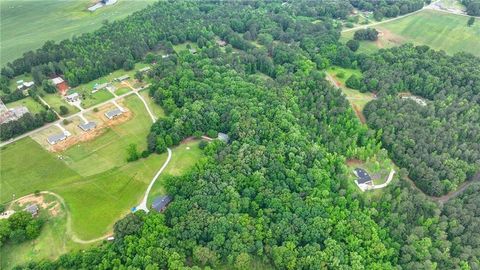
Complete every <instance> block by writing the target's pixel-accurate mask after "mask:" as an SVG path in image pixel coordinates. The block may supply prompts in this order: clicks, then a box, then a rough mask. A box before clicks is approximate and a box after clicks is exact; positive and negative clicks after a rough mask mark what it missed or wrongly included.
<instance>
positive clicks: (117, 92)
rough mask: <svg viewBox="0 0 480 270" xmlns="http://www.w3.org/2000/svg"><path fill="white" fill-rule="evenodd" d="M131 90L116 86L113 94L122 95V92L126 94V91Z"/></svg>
mask: <svg viewBox="0 0 480 270" xmlns="http://www.w3.org/2000/svg"><path fill="white" fill-rule="evenodd" d="M130 91H132V89H130V88H129V87H126V86H125V87H122V88H118V89H117V90H115V94H116V95H118V96H120V95H123V94H126V93H128V92H130Z"/></svg>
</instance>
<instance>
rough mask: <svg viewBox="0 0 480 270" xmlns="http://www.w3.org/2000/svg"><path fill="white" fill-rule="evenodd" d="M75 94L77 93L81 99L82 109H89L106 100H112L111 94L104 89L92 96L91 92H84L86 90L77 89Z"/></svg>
mask: <svg viewBox="0 0 480 270" xmlns="http://www.w3.org/2000/svg"><path fill="white" fill-rule="evenodd" d="M76 92H78V93H79V94H80V95H81V97H82V103H81V106H82V108H84V109H86V108H90V107H92V106H95V105H97V104H100V103H102V102H105V101H107V100H110V99H112V98H114V96H113V95H112V93H110V92H109V91H107V90H106V89H103V90H100V91H97V92H95V93H93V94H92V92H91V90H86V89H78V90H77V91H76Z"/></svg>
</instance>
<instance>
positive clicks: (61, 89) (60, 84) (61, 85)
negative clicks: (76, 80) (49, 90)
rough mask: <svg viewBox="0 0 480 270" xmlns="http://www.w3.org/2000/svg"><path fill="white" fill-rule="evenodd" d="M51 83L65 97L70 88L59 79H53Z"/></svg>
mask: <svg viewBox="0 0 480 270" xmlns="http://www.w3.org/2000/svg"><path fill="white" fill-rule="evenodd" d="M51 81H52V83H53V85H55V87H57V90H58V91H59V92H60V94H62V95H65V94H66V93H67V90H68V89H70V86H68V84H67V82H66V81H64V80H63V79H62V78H61V77H56V78H53V79H52V80H51Z"/></svg>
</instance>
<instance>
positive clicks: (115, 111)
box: [105, 108, 123, 119]
mask: <svg viewBox="0 0 480 270" xmlns="http://www.w3.org/2000/svg"><path fill="white" fill-rule="evenodd" d="M122 113H123V111H122V110H120V109H118V108H116V109H113V110H111V111H108V112H106V113H105V116H106V117H107V118H108V119H112V118H114V117H115V116H119V115H121V114H122Z"/></svg>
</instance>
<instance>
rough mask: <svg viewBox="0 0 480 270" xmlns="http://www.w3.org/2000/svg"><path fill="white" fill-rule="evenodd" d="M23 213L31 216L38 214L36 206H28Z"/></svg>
mask: <svg viewBox="0 0 480 270" xmlns="http://www.w3.org/2000/svg"><path fill="white" fill-rule="evenodd" d="M25 211H27V212H29V213H30V214H32V215H36V214H37V213H38V205H36V204H29V205H28V206H27V207H25Z"/></svg>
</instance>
